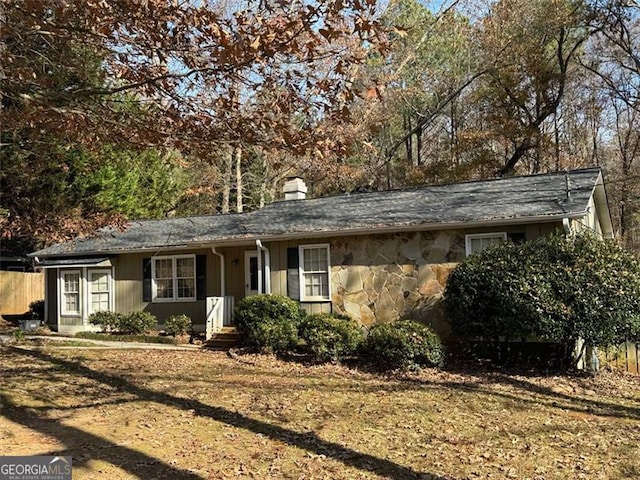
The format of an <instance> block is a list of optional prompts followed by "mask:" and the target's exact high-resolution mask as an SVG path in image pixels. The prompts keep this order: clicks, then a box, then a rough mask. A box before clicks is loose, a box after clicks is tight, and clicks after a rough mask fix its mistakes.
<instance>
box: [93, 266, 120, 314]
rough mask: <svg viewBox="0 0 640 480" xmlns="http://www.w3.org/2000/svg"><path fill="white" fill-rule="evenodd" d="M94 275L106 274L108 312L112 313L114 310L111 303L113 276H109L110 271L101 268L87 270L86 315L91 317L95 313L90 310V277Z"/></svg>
mask: <svg viewBox="0 0 640 480" xmlns="http://www.w3.org/2000/svg"><path fill="white" fill-rule="evenodd" d="M94 273H106V274H107V282H108V285H109V291H108V293H109V307H108V308H109V311H110V312H113V310H114V308H113V307H114V302H113V291H114V285H113V275H112V274H111V269H110V268H101V269H89V270H87V295H86V297H87V313H88V314H89V315H91V314H92V313H95V312H94V311H93V308H91V294H92V293H93V292H92V291H91V275H92V274H94Z"/></svg>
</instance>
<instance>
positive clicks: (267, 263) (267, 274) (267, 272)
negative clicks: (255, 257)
mask: <svg viewBox="0 0 640 480" xmlns="http://www.w3.org/2000/svg"><path fill="white" fill-rule="evenodd" d="M256 247H258V250H260V251H261V252H264V293H271V256H270V255H269V249H268V248H267V247H265V246H264V245H262V242H261V241H260V240H256Z"/></svg>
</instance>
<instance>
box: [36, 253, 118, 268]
mask: <svg viewBox="0 0 640 480" xmlns="http://www.w3.org/2000/svg"><path fill="white" fill-rule="evenodd" d="M111 266H112V265H111V257H110V256H109V257H104V256H102V257H82V258H78V257H76V258H68V257H63V258H62V257H61V258H53V257H51V258H47V259H45V260H42V261H40V262H38V263H36V268H82V267H111Z"/></svg>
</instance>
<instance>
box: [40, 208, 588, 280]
mask: <svg viewBox="0 0 640 480" xmlns="http://www.w3.org/2000/svg"><path fill="white" fill-rule="evenodd" d="M586 214H587V211H586V210H584V211H580V212H576V211H573V212H567V213H563V214H557V215H540V216H530V217H512V218H499V219H486V220H473V221H456V222H447V223H437V224H433V223H419V224H415V223H412V224H406V225H380V226H371V227H359V228H349V227H345V228H341V229H340V230H325V231H315V232H314V231H304V232H291V233H284V234H275V235H260V236H254V235H252V236H246V237H236V238H228V239H220V240H210V241H194V242H192V243H185V244H180V245H154V246H148V247H140V248H127V249H119V250H104V251H94V252H85V255H111V256H113V255H117V254H127V253H143V252H154V253H156V252H174V251H179V250H193V249H200V248H211V247H222V248H224V247H239V246H255V242H256V240H261V241H262V242H263V243H264V242H278V241H285V240H299V239H303V238H331V237H337V236H351V235H371V234H383V233H395V232H420V231H437V230H451V229H460V228H464V229H471V228H492V227H500V226H512V225H530V224H534V223H559V224H561V223H562V221H563V220H564V219H577V218H583V217H584V216H585V215H586ZM71 255H73V256H76V257H77V256H78V253H77V252H74V253H68V254H65V253H59V254H55V255H48V256H47V257H46V258H47V260H43V261H42V262H43V263H45V262H51V261H52V260H53V259H57V258H60V259H62V258H66V257H68V256H71ZM107 258H108V257H107ZM36 266H37V267H41V266H42V263H41V264H39V265H36ZM78 266H80V265H78ZM85 266H99V265H85ZM44 268H47V267H44ZM49 268H60V265H56V266H55V267H53V266H52V267H49Z"/></svg>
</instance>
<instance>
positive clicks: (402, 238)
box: [331, 231, 465, 337]
mask: <svg viewBox="0 0 640 480" xmlns="http://www.w3.org/2000/svg"><path fill="white" fill-rule="evenodd" d="M464 258H465V239H464V235H463V234H462V233H459V232H455V231H441V232H417V233H398V234H391V235H373V236H367V237H364V236H363V237H355V236H354V237H345V238H340V239H336V240H333V241H332V242H331V265H332V268H331V283H332V289H331V290H332V292H334V293H333V298H332V301H333V306H334V309H335V311H336V312H337V313H344V314H347V315H349V316H350V317H352V318H354V319H356V320H358V321H359V322H361V323H362V324H364V325H371V324H373V323H385V322H393V321H395V320H398V319H404V318H411V319H415V320H418V321H420V322H422V323H425V324H428V325H431V326H432V327H433V328H434V329H435V330H436V331H438V333H439V334H440V335H441V336H445V337H447V336H449V335H450V328H449V325H448V324H447V322H445V319H444V315H443V311H442V305H441V303H442V299H443V294H444V289H445V285H446V281H447V277H448V276H449V273H450V272H451V270H453V268H454V267H455V266H456V265H457V264H458V262H460V261H462V260H463V259H464Z"/></svg>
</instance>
